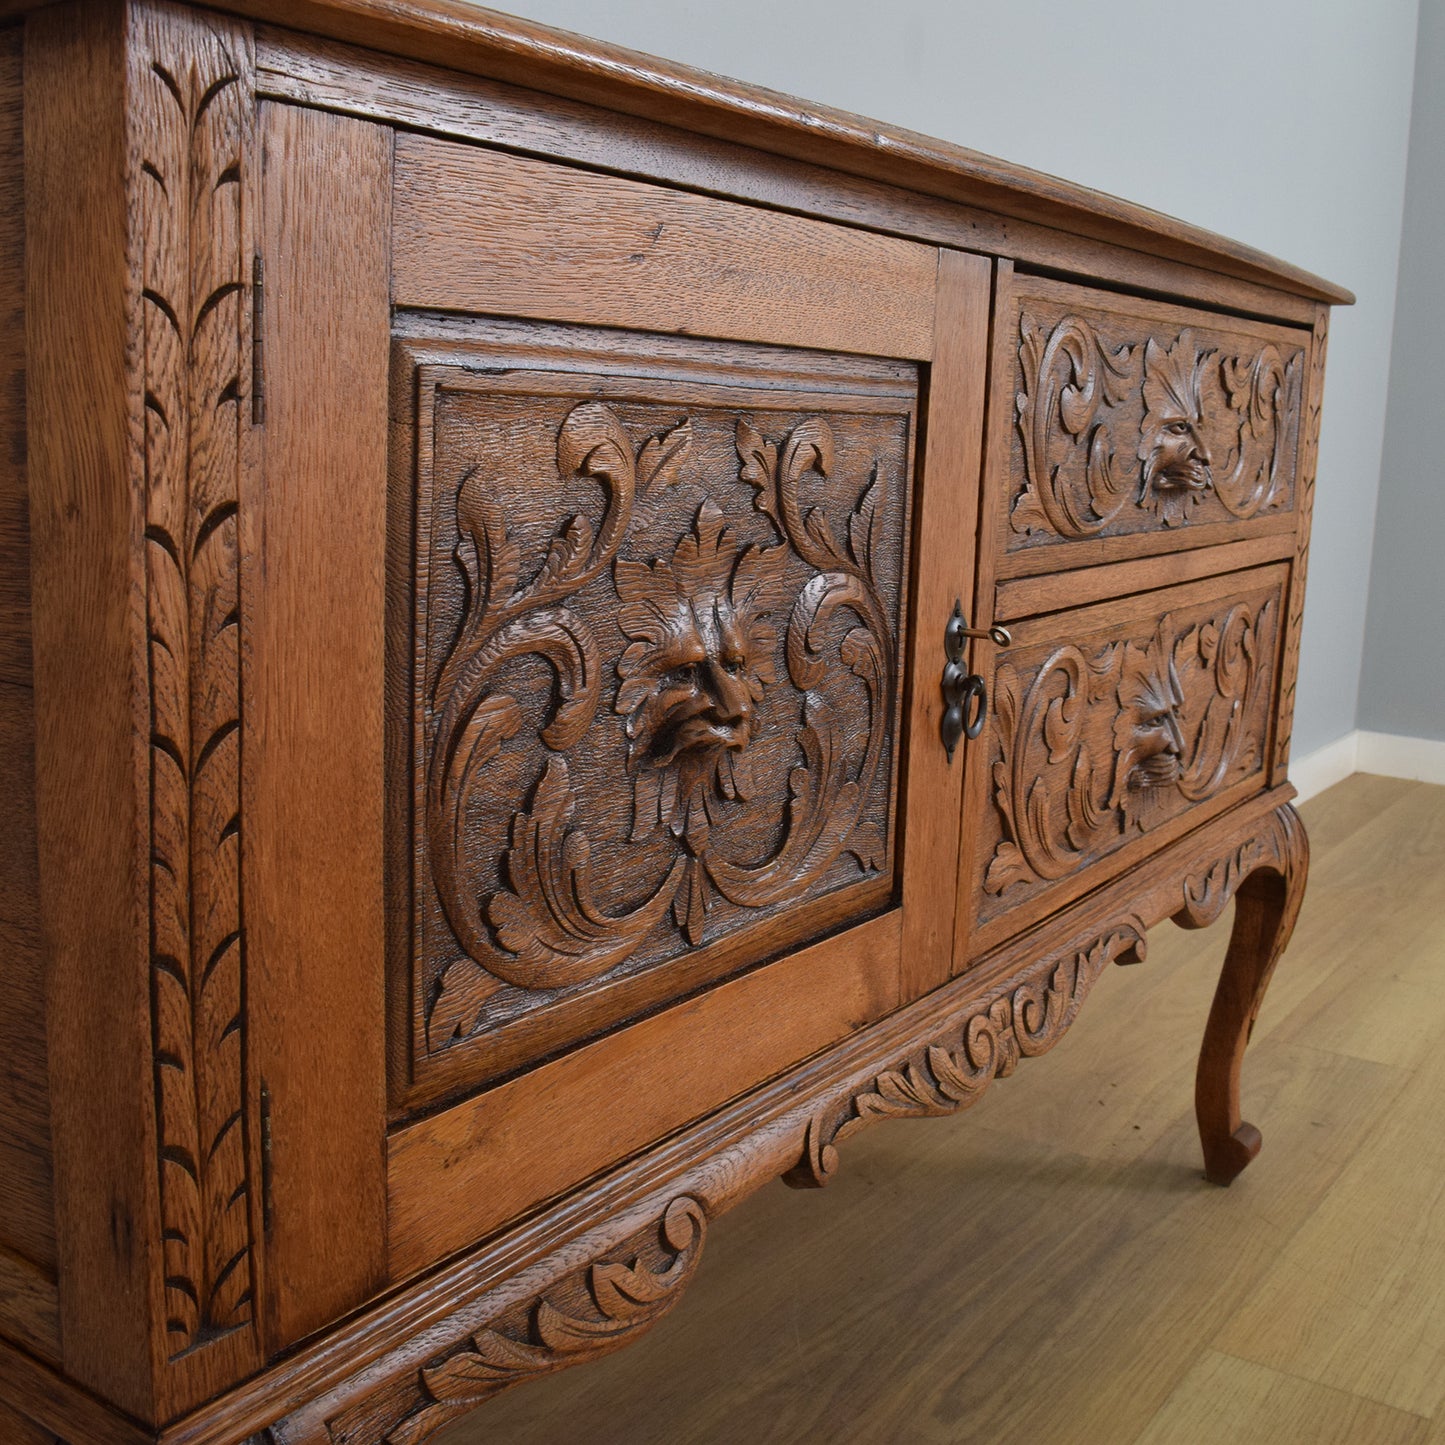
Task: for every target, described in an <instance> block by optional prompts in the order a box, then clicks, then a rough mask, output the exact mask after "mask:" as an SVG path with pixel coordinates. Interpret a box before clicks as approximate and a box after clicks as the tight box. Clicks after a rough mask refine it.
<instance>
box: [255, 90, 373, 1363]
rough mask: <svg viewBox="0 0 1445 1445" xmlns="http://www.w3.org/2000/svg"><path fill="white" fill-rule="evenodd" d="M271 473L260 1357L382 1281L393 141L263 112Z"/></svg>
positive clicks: (258, 656)
mask: <svg viewBox="0 0 1445 1445" xmlns="http://www.w3.org/2000/svg"><path fill="white" fill-rule="evenodd" d="M261 114H262V125H261V130H262V136H263V143H264V148H265V175H264V182H263V195H262V210H263V218H262V228H263V229H262V235H263V242H262V259H263V263H264V277H265V287H264V315H263V317H262V324H263V326H264V329H265V358H266V383H267V384H266V407H265V427H264V442H263V445H264V450H265V462H264V468H263V473H264V475H263V482H262V487H261V492H260V495H259V496H256V497H252V498H243V511H245V510H247V503H249V506H250V509H251V510H252V511H253V513H254V516H255V518H256V519H257V520H256V524H255V535H256V536H257V537H258V538H259V543H258V549H257V551H256V553H255V555H254V556H252V557H248V558H247V563H248V565H247V566H246V569H245V571H244V573H243V577H242V592H243V597H244V598H245V599H246V600H245V604H244V605H245V606H246V608H247V610H248V621H249V624H250V625H249V626H248V627H247V629H246V634H247V636H248V637H249V638H250V639H251V643H250V646H249V648H248V651H247V657H246V663H247V669H248V671H247V677H246V686H247V692H248V696H249V697H250V699H251V702H250V706H249V708H248V710H247V714H246V725H245V733H244V736H243V740H242V747H243V752H244V756H245V776H246V794H245V797H244V806H245V808H246V811H247V818H248V826H247V831H246V834H245V857H244V873H243V885H244V888H245V890H246V895H247V899H248V902H249V904H250V907H249V909H248V919H249V922H248V943H249V948H250V960H251V965H252V971H253V975H252V976H253V984H252V989H251V998H250V1015H251V1029H252V1034H251V1037H252V1043H253V1052H252V1067H253V1070H254V1073H255V1076H256V1077H255V1082H256V1085H257V1087H258V1088H264V1090H265V1091H266V1095H267V1098H268V1101H269V1115H270V1118H269V1130H268V1133H269V1139H270V1146H271V1147H270V1150H269V1158H268V1159H267V1160H266V1162H265V1170H264V1173H265V1176H266V1180H267V1184H268V1189H267V1193H268V1200H267V1205H268V1207H267V1210H266V1215H267V1220H268V1223H269V1226H270V1230H269V1237H268V1239H267V1249H266V1255H267V1261H266V1263H267V1271H266V1272H267V1277H268V1278H269V1279H270V1280H271V1281H273V1282H274V1284H275V1287H274V1288H270V1289H268V1290H266V1291H265V1304H264V1316H265V1324H266V1335H267V1343H268V1346H269V1348H271V1349H273V1350H274V1349H276V1348H279V1347H281V1346H283V1345H285V1344H288V1343H290V1342H291V1341H292V1340H294V1339H296V1338H297V1337H298V1336H300V1335H302V1334H304V1333H306V1332H307V1331H309V1330H312V1329H316V1328H318V1327H319V1326H321V1325H322V1324H324V1323H325V1322H326V1321H328V1320H330V1319H333V1318H335V1316H336V1315H337V1314H339V1313H341V1312H343V1311H345V1310H348V1309H352V1308H355V1307H356V1306H357V1305H358V1304H360V1303H361V1302H362V1301H363V1300H364V1299H366V1298H367V1297H368V1296H369V1295H370V1294H371V1293H372V1292H373V1291H374V1290H375V1288H376V1287H377V1286H378V1285H379V1284H380V1282H381V1281H382V1279H383V1277H384V1270H385V1263H384V1262H385V1251H386V1214H385V1192H384V1184H383V1177H382V1148H381V1146H382V1136H383V1133H384V1130H385V1079H386V1070H385V1058H384V1040H385V1001H384V985H383V956H384V940H383V927H384V924H383V886H382V798H383V763H382V712H383V705H382V685H383V675H384V668H383V657H382V623H383V615H384V602H383V589H384V568H385V539H386V440H387V438H386V384H387V349H388V345H389V304H388V303H389V247H388V238H389V234H390V225H389V222H390V198H391V150H392V136H391V132H390V131H389V130H388V129H386V128H385V127H381V126H375V125H371V124H369V123H366V122H361V121H356V120H352V119H350V118H347V117H343V116H336V115H329V114H326V113H323V112H320V111H311V110H303V109H300V108H296V107H291V106H282V105H271V104H267V105H266V106H264V107H263V109H262V112H261Z"/></svg>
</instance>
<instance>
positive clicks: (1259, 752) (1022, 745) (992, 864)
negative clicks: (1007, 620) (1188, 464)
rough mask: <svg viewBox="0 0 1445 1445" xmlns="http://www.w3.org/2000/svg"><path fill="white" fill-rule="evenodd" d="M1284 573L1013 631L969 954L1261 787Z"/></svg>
mask: <svg viewBox="0 0 1445 1445" xmlns="http://www.w3.org/2000/svg"><path fill="white" fill-rule="evenodd" d="M1288 576H1289V568H1288V566H1287V565H1286V564H1283V563H1281V564H1275V565H1272V566H1266V567H1259V568H1253V569H1250V570H1248V571H1244V572H1236V573H1230V574H1227V575H1226V576H1223V577H1213V578H1209V579H1206V580H1203V581H1200V582H1195V583H1190V584H1187V585H1185V586H1180V587H1171V588H1166V589H1163V590H1161V591H1155V592H1147V593H1143V594H1141V595H1139V596H1136V597H1130V598H1126V599H1124V600H1122V601H1116V602H1109V603H1103V604H1100V605H1097V606H1092V607H1084V608H1077V609H1073V610H1071V611H1066V612H1059V613H1054V614H1051V615H1049V616H1045V617H1039V618H1035V619H1033V620H1031V621H1028V622H1025V623H1022V624H1020V625H1018V626H1016V627H1015V628H1014V629H1013V645H1012V646H1011V647H1010V648H1008V649H1007V650H1006V651H1002V652H1000V654H999V655H998V659H997V665H996V667H995V670H994V675H993V682H992V686H991V688H990V700H991V703H992V711H991V720H990V723H989V726H988V728H987V730H986V731H985V733H984V735H983V737H982V738H981V739H980V740H979V742H978V743H977V744H975V746H976V747H980V748H984V749H986V757H985V759H984V761H985V768H984V772H985V773H986V781H984V782H981V783H980V784H979V786H978V787H977V788H976V789H975V790H974V791H973V794H972V795H971V798H970V805H971V806H970V812H971V816H972V820H971V821H970V819H969V818H966V819H965V836H966V837H967V838H968V839H969V840H970V842H969V843H968V844H967V845H966V849H965V859H966V862H965V878H964V885H965V888H966V890H967V891H966V893H965V897H966V898H968V899H970V900H972V912H971V917H972V919H973V920H974V930H973V934H972V939H971V944H970V948H969V950H968V953H969V956H977V955H978V954H979V953H981V952H983V951H985V950H986V949H988V948H989V947H992V946H993V945H994V944H995V943H997V942H999V941H1000V940H1002V939H1003V938H1005V937H1008V936H1012V935H1014V934H1017V933H1019V932H1021V931H1022V930H1023V929H1025V928H1027V927H1029V926H1030V925H1031V924H1032V923H1034V922H1035V921H1037V920H1038V919H1039V918H1041V917H1043V916H1044V915H1046V914H1047V913H1049V912H1052V911H1053V910H1055V909H1057V908H1059V907H1062V906H1063V905H1064V904H1066V903H1068V902H1070V901H1071V900H1073V899H1074V898H1077V897H1079V896H1080V895H1081V894H1083V893H1085V892H1087V891H1088V890H1089V889H1091V888H1094V887H1097V886H1098V885H1099V884H1101V883H1103V882H1105V881H1106V880H1108V879H1109V878H1112V877H1114V876H1115V875H1117V874H1118V873H1119V872H1121V871H1122V870H1124V869H1126V868H1128V867H1129V866H1131V864H1133V863H1135V862H1138V861H1140V860H1142V859H1143V858H1144V857H1146V856H1148V855H1150V854H1152V853H1153V852H1155V851H1156V850H1157V849H1158V848H1159V847H1160V846H1162V845H1163V844H1164V843H1166V842H1168V841H1170V840H1171V839H1172V838H1174V837H1177V836H1179V835H1180V834H1182V833H1184V832H1186V831H1187V830H1188V829H1190V828H1192V827H1195V826H1197V825H1198V824H1199V823H1202V822H1203V821H1205V820H1206V819H1207V818H1209V817H1212V816H1213V815H1214V814H1216V813H1218V812H1220V811H1221V810H1222V809H1224V808H1226V807H1228V806H1229V805H1230V804H1232V803H1234V802H1237V801H1239V800H1240V799H1241V798H1243V797H1245V796H1247V795H1249V794H1250V793H1253V792H1256V791H1258V790H1259V789H1260V788H1262V787H1263V786H1264V785H1265V781H1266V771H1267V759H1268V757H1269V747H1270V729H1271V720H1272V715H1273V707H1272V704H1273V699H1274V694H1275V690H1276V686H1277V682H1276V676H1277V672H1278V658H1279V650H1280V633H1281V629H1280V620H1281V612H1282V608H1283V602H1284V589H1285V585H1286V582H1287V580H1288ZM961 913H962V914H963V915H966V916H967V915H969V914H970V910H969V909H967V908H965V909H963V910H961Z"/></svg>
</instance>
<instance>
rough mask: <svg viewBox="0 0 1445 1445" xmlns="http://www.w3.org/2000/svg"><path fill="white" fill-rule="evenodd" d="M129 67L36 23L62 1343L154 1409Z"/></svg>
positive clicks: (28, 97) (46, 834) (36, 378)
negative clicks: (126, 99) (99, 1043)
mask: <svg viewBox="0 0 1445 1445" xmlns="http://www.w3.org/2000/svg"><path fill="white" fill-rule="evenodd" d="M124 69H125V53H124V35H123V31H122V24H121V15H120V12H119V11H103V10H100V9H95V8H91V7H85V8H84V9H83V10H75V9H72V8H71V7H69V6H57V7H55V8H52V9H49V10H46V11H44V12H42V13H40V14H39V15H37V16H35V17H34V18H33V19H32V20H31V21H29V23H28V25H27V36H26V60H25V191H26V235H25V243H26V256H27V266H26V306H25V326H26V349H27V353H28V365H27V437H28V460H29V468H30V488H31V518H30V520H31V547H32V551H31V579H32V588H33V592H32V604H33V612H34V623H33V645H34V669H35V723H36V739H37V743H38V747H37V753H36V800H37V811H38V814H39V816H40V817H41V818H42V819H43V820H44V821H43V823H42V825H41V826H40V828H39V830H38V842H39V865H40V879H41V900H42V939H43V947H44V950H45V958H46V970H47V975H48V977H47V994H46V1032H47V1040H48V1056H49V1083H50V1090H51V1117H52V1127H53V1130H54V1142H55V1194H56V1209H57V1213H58V1215H59V1217H60V1218H61V1219H62V1220H63V1221H64V1227H63V1228H62V1229H61V1230H60V1232H59V1254H58V1267H59V1279H60V1285H61V1334H62V1339H63V1340H64V1359H65V1368H66V1371H67V1372H68V1373H69V1374H70V1375H71V1376H72V1377H73V1378H74V1379H76V1380H77V1381H79V1382H81V1383H82V1384H83V1385H84V1386H86V1387H87V1388H89V1389H92V1390H95V1391H97V1392H99V1393H102V1394H104V1395H106V1396H108V1397H109V1398H110V1399H112V1400H114V1401H116V1402H117V1403H118V1404H120V1405H121V1406H122V1408H125V1409H127V1410H130V1411H131V1412H132V1413H133V1414H135V1415H137V1416H146V1415H152V1414H153V1413H154V1411H155V1403H156V1384H155V1373H154V1352H155V1351H156V1350H157V1348H158V1343H157V1342H158V1340H159V1338H160V1336H159V1334H157V1335H155V1336H152V1334H151V1328H152V1326H153V1325H155V1326H157V1327H159V1323H160V1314H161V1304H160V1290H159V1281H160V1274H159V1271H156V1270H153V1265H154V1264H155V1263H156V1261H157V1257H158V1253H159V1243H160V1230H159V1226H158V1213H157V1207H156V1156H155V1152H154V1137H153V1133H152V1124H151V1112H152V1109H153V1092H154V1087H155V1083H154V1077H153V1072H152V1071H153V1064H152V1058H151V1022H150V989H149V981H148V977H147V975H148V968H147V954H148V949H147V938H146V929H145V926H144V923H143V920H144V918H145V909H146V894H147V889H146V883H145V874H144V870H145V866H146V847H145V842H144V840H145V838H146V834H147V831H148V830H147V827H146V812H147V809H146V792H147V789H146V785H145V780H146V777H147V760H146V752H147V740H148V738H149V736H150V725H149V722H150V720H149V717H148V715H147V708H146V699H145V694H144V688H143V687H142V686H141V685H139V682H138V680H139V679H141V678H143V677H144V676H145V618H144V597H145V580H144V565H143V560H142V556H141V551H140V532H141V508H140V499H139V498H138V496H137V495H136V491H135V489H134V487H133V482H134V479H135V478H136V476H137V474H138V472H139V467H138V465H137V457H136V442H137V439H138V432H139V425H138V422H139V416H138V413H139V403H140V397H139V393H138V391H137V392H133V391H132V387H133V385H134V382H133V378H132V376H131V374H130V371H129V366H128V360H129V358H130V357H132V356H134V355H135V354H136V343H137V340H138V338H137V334H136V332H137V325H136V316H135V313H134V311H133V309H132V300H133V298H135V297H136V296H137V293H138V290H139V287H138V286H135V285H134V283H133V281H132V278H131V277H130V275H129V273H128V268H127V265H126V264H125V257H126V252H127V213H128V203H127V196H126V182H127V175H128V170H129V164H128V162H129V155H128V128H127V121H126V115H125V109H124V104H123V95H124V80H125V75H124ZM132 397H134V401H135V411H132ZM100 980H103V981H104V982H103V984H102V983H100V982H99V981H100ZM97 1038H103V1039H104V1040H105V1041H106V1042H105V1047H104V1048H96V1047H95V1042H94V1041H95V1040H96V1039H97ZM101 1101H104V1105H103V1106H101Z"/></svg>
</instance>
